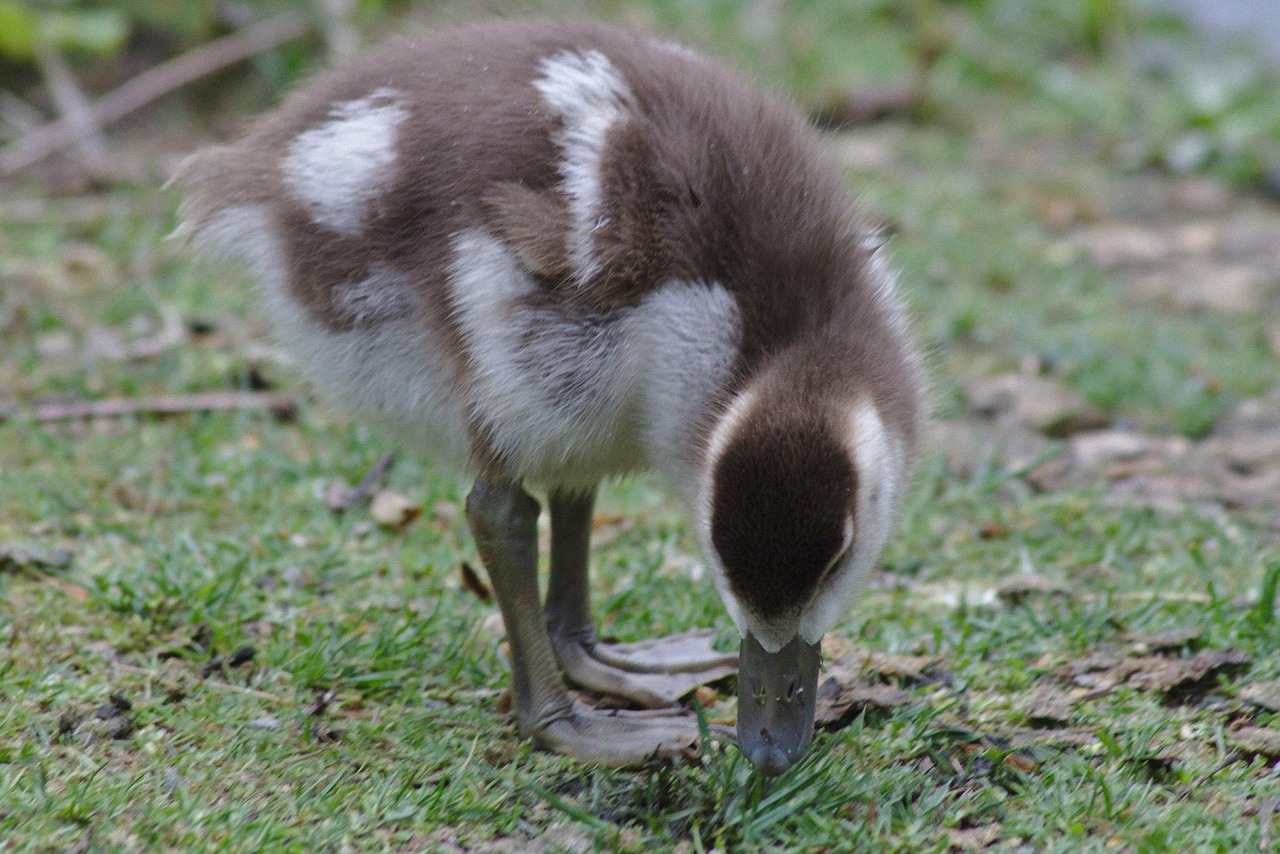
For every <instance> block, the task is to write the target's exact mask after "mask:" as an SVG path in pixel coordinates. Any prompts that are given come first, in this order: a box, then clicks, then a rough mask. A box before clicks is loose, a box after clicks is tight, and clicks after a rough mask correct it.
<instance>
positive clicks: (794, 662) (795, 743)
mask: <svg viewBox="0 0 1280 854" xmlns="http://www.w3.org/2000/svg"><path fill="white" fill-rule="evenodd" d="M821 660H822V655H821V652H820V645H819V644H816V643H806V642H805V641H804V639H803V638H801V637H800V636H799V635H797V636H796V637H795V638H793V639H792V640H791V642H790V643H789V644H787V645H786V646H784V647H782V649H780V650H778V651H777V652H767V651H766V650H765V648H764V647H762V646H761V645H760V641H758V640H756V639H755V636H754V635H752V634H751V633H750V632H747V634H746V635H745V636H744V637H743V639H742V647H741V649H740V651H739V653H738V745H739V746H740V747H741V748H742V752H743V753H744V754H746V756H747V759H749V760H750V761H751V764H752V765H754V766H755V767H756V768H757V769H758V770H759V771H760V773H762V774H767V775H768V776H770V777H776V776H778V775H779V774H781V773H782V772H783V771H786V770H787V769H788V768H790V767H791V766H792V765H793V764H795V762H796V760H797V759H799V758H800V757H801V756H803V755H804V751H805V748H806V747H808V746H809V740H810V739H811V738H812V737H813V710H814V704H815V702H816V700H817V695H818V664H819V663H820V662H821Z"/></svg>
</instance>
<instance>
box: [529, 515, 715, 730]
mask: <svg viewBox="0 0 1280 854" xmlns="http://www.w3.org/2000/svg"><path fill="white" fill-rule="evenodd" d="M594 503H595V493H594V491H588V492H585V493H581V492H579V493H568V492H553V493H552V494H551V495H550V496H549V501H548V504H549V507H550V510H551V582H550V586H549V587H548V589H547V598H546V607H545V610H544V613H545V614H546V619H547V630H548V632H549V634H550V635H551V644H552V647H553V648H554V649H555V652H556V658H557V659H558V660H559V662H560V666H561V668H562V669H563V671H564V673H565V676H567V677H568V679H569V681H570V682H573V683H574V684H576V685H579V686H581V687H583V688H587V689H589V690H592V691H599V692H601V693H603V694H610V695H613V696H615V697H621V698H623V699H627V700H631V701H632V702H634V703H637V704H639V705H641V706H644V707H646V708H661V707H663V706H671V705H673V704H674V703H675V701H676V700H677V699H678V698H679V697H681V696H682V695H684V694H687V693H689V692H690V691H692V690H693V689H694V688H696V687H697V686H698V685H701V684H703V683H705V682H711V681H714V680H716V679H720V678H723V677H725V676H728V675H730V674H731V673H734V672H735V671H737V669H738V656H737V655H736V654H735V653H727V652H720V651H719V650H717V649H715V648H714V647H712V646H711V638H712V636H713V635H714V632H712V631H711V630H710V629H700V630H694V631H690V632H685V633H683V634H678V635H671V636H669V637H664V638H656V639H653V640H646V641H638V642H636V643H605V642H603V641H600V640H599V639H598V638H597V637H596V629H595V621H594V619H593V618H592V616H591V596H590V578H589V576H590V551H591V511H592V507H593V506H594Z"/></svg>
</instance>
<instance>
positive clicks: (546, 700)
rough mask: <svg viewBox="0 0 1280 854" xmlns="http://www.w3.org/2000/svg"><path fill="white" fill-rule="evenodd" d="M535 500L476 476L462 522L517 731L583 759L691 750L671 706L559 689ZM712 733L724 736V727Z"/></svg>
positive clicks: (684, 721) (694, 741)
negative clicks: (497, 617)
mask: <svg viewBox="0 0 1280 854" xmlns="http://www.w3.org/2000/svg"><path fill="white" fill-rule="evenodd" d="M539 509H540V508H539V507H538V502H537V501H535V500H534V499H533V498H532V497H530V496H529V494H528V493H526V492H525V491H524V490H523V489H521V487H520V485H519V484H518V483H510V482H497V481H490V480H477V481H476V484H475V486H474V487H473V488H472V490H471V494H470V495H468V496H467V522H468V523H469V524H470V526H471V532H472V535H473V536H474V537H475V540H476V548H477V550H478V551H479V553H480V560H481V561H482V562H483V563H484V566H485V569H486V570H487V571H488V573H489V580H490V582H491V583H492V584H493V589H494V593H495V594H496V596H497V599H498V607H499V608H500V609H501V610H502V619H503V622H504V623H505V624H506V630H507V640H508V641H509V643H510V645H511V681H512V691H513V693H514V695H515V707H516V715H517V717H518V719H519V722H520V732H521V734H522V735H524V736H525V737H527V738H532V739H533V741H534V742H535V743H536V744H537V745H538V746H539V747H542V748H545V749H547V750H552V751H554V752H556V753H563V754H566V755H569V756H573V757H576V758H578V759H583V760H586V761H589V762H600V763H603V764H606V765H636V764H641V763H643V762H646V761H648V760H649V759H653V758H664V757H671V756H676V755H691V754H694V753H696V752H697V746H698V741H699V737H700V733H699V731H698V726H697V722H696V721H695V720H694V718H693V717H692V716H690V715H688V714H685V713H682V712H678V711H675V710H670V711H667V710H664V711H640V712H604V711H598V710H595V709H591V708H589V707H588V706H586V705H584V704H581V703H574V702H573V700H572V699H571V698H570V696H569V692H568V691H567V690H566V689H565V685H564V681H563V679H562V678H561V676H560V668H559V666H558V665H557V663H556V656H555V652H554V651H553V650H552V646H551V639H550V637H549V636H548V635H547V627H546V624H545V623H544V622H543V616H542V603H541V602H540V601H539V597H538V574H537V568H538V534H537V527H538V512H539ZM714 729H715V731H716V733H717V735H722V736H724V737H728V738H731V737H732V735H731V731H727V730H726V728H723V727H716V728H714Z"/></svg>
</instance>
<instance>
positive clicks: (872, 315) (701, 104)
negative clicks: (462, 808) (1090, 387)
mask: <svg viewBox="0 0 1280 854" xmlns="http://www.w3.org/2000/svg"><path fill="white" fill-rule="evenodd" d="M174 181H175V182H176V183H177V184H178V185H179V186H180V187H181V188H182V190H183V201H182V203H181V208H180V215H181V220H182V225H181V226H180V227H179V231H180V232H181V233H182V234H183V235H185V236H186V237H187V238H188V239H189V240H190V241H191V242H192V244H193V245H194V247H195V248H196V250H198V251H199V252H200V253H202V254H205V255H211V256H213V257H214V258H216V259H222V260H224V261H226V260H230V261H235V262H238V263H239V264H241V265H243V266H244V267H246V268H247V271H248V273H249V277H250V278H252V279H255V280H256V281H257V283H258V286H259V290H258V293H259V294H260V295H261V305H262V311H263V312H264V313H265V314H267V315H268V316H269V317H270V318H271V320H272V324H273V326H274V330H275V334H276V335H277V336H278V338H279V340H280V341H281V342H282V344H283V345H284V346H285V347H286V348H287V349H289V350H291V351H292V353H293V354H294V355H295V356H296V357H297V363H298V365H299V366H300V369H301V372H302V374H303V375H304V378H305V379H306V380H307V381H309V382H310V383H311V385H312V386H313V387H314V388H315V390H316V391H317V393H318V394H319V396H320V397H321V398H322V399H325V400H328V401H331V402H333V403H335V404H336V405H339V406H341V407H345V408H346V409H347V410H348V411H349V412H351V413H352V414H353V415H354V416H355V417H357V418H358V419H361V420H363V421H365V422H367V423H369V424H371V425H374V426H376V427H378V428H380V429H382V430H384V431H385V432H386V433H387V434H388V435H389V436H391V437H393V438H394V439H395V440H397V441H399V442H400V443H402V444H403V445H404V446H405V447H408V448H410V449H413V450H415V451H420V452H422V453H423V454H425V455H429V456H430V457H431V458H432V460H433V461H434V462H435V463H436V464H438V465H440V466H442V467H445V468H452V469H453V470H456V471H460V472H464V473H466V474H467V475H469V476H470V477H472V478H473V484H472V486H471V489H470V492H469V494H468V496H467V499H466V513H465V515H466V520H467V524H468V526H469V528H470V531H471V533H472V536H473V538H474V541H475V546H476V550H477V553H478V555H479V557H480V560H481V562H482V564H483V565H484V567H485V569H486V571H487V573H488V575H489V578H490V581H491V584H492V586H493V589H494V593H495V597H496V599H497V602H498V605H499V609H500V611H501V614H502V618H503V621H504V624H505V630H506V633H507V638H508V642H509V646H510V653H511V654H510V656H509V663H510V668H511V680H512V693H513V699H514V702H513V707H514V712H515V715H516V719H517V722H518V728H519V732H520V733H521V736H522V737H524V738H527V739H531V740H532V741H533V742H534V744H535V745H536V746H538V747H540V748H542V749H546V750H550V751H553V752H558V753H561V754H565V755H568V756H571V757H576V758H578V759H580V760H582V761H585V762H591V763H600V764H605V765H618V766H626V765H639V764H643V763H645V762H647V761H650V760H652V759H654V758H659V759H661V758H671V757H678V756H682V755H691V754H692V753H693V752H696V751H697V749H698V747H699V745H700V744H701V741H700V738H701V734H700V730H699V726H698V722H697V720H696V719H695V717H694V716H693V715H692V714H690V712H689V711H687V710H686V709H684V708H682V707H678V706H672V704H671V702H670V701H669V700H668V699H665V698H663V697H662V696H660V695H659V693H658V692H656V691H655V690H653V685H654V682H653V680H654V679H658V678H661V677H662V676H663V675H664V674H670V673H681V674H687V675H691V676H693V677H694V678H695V679H696V678H701V677H703V676H706V677H707V678H713V677H715V676H717V675H719V676H723V675H724V674H725V673H731V672H733V671H734V670H735V668H736V670H737V686H738V712H737V715H738V717H737V726H736V732H735V731H733V730H730V732H729V733H728V737H729V738H730V739H733V738H734V736H736V741H737V743H738V746H739V748H740V749H741V751H742V752H743V754H744V755H745V756H746V757H747V759H748V760H749V761H750V763H751V764H752V766H753V767H754V768H755V769H757V770H758V771H760V772H761V773H763V774H766V775H779V774H782V773H784V772H785V771H786V770H787V769H788V768H790V767H792V766H793V765H794V764H795V763H796V762H797V761H798V760H799V759H800V757H801V756H802V755H804V753H805V752H806V749H807V747H808V745H809V743H810V741H811V740H812V737H813V729H814V717H815V700H816V695H817V679H818V674H819V670H820V666H821V639H822V637H823V635H824V634H826V633H827V631H828V630H829V629H830V628H831V627H832V626H833V625H834V624H835V623H836V621H837V620H839V619H840V618H841V617H842V616H843V615H845V614H846V613H847V612H848V611H849V609H850V608H851V606H852V605H853V603H854V601H855V600H856V598H857V592H858V589H859V586H860V584H861V583H862V582H863V580H864V579H865V577H866V576H867V574H868V572H869V571H870V569H871V568H872V566H873V565H874V564H875V563H876V562H877V560H878V559H879V555H880V553H881V551H882V549H883V547H884V545H885V543H886V541H887V539H888V537H889V536H890V534H891V532H892V528H893V526H894V519H895V516H896V515H897V512H898V507H899V505H900V504H901V499H902V494H903V492H904V489H905V487H906V484H907V481H908V478H909V476H910V471H911V468H912V465H913V461H914V459H915V457H916V456H917V453H918V447H919V444H920V434H921V431H922V429H923V427H922V425H923V423H924V419H925V405H924V397H925V378H924V369H923V367H922V360H921V357H920V353H919V350H918V349H917V347H916V345H915V344H914V343H913V340H912V335H911V331H910V322H909V317H908V314H907V311H906V308H905V304H904V302H903V300H902V299H901V298H900V297H899V296H898V294H897V291H896V284H895V280H896V276H895V274H894V272H893V270H892V266H891V264H890V263H889V260H888V259H887V258H886V257H885V253H884V250H883V249H882V243H883V241H882V240H881V239H880V238H879V237H878V233H877V230H876V229H875V228H873V227H872V226H871V225H869V224H868V222H867V219H866V216H865V214H864V213H862V212H861V211H860V208H859V204H858V201H857V199H856V197H855V196H854V195H853V194H852V191H851V190H850V188H849V187H848V185H847V179H846V177H845V176H844V175H843V173H842V172H841V170H840V169H839V167H838V166H837V165H835V164H834V163H832V162H830V160H829V159H828V157H827V155H826V153H825V150H824V148H823V146H822V143H821V139H820V137H819V136H818V132H817V131H816V130H815V129H814V128H813V127H812V126H811V125H810V124H809V122H808V121H807V119H806V117H805V116H804V114H803V112H802V111H801V110H800V109H799V108H798V107H797V106H795V105H794V104H793V103H791V102H790V101H788V100H786V99H784V98H782V97H779V96H776V95H773V94H771V93H768V92H766V91H764V90H763V89H762V88H761V87H759V86H757V85H755V84H753V83H751V82H748V81H746V80H744V79H743V77H741V76H740V75H739V74H738V73H735V72H733V71H730V70H729V69H727V68H726V67H725V66H724V65H722V64H721V63H720V62H719V61H717V60H715V59H712V58H710V57H708V56H706V55H704V54H702V53H700V52H698V51H696V50H694V49H691V48H689V47H686V46H684V45H682V44H680V43H678V42H676V41H672V40H669V39H666V38H663V37H660V36H655V35H650V34H644V33H639V32H635V31H631V30H627V29H623V28H619V27H616V26H613V25H609V24H605V23H602V22H596V21H591V20H563V19H562V20H556V19H506V20H500V21H480V22H472V23H468V24H463V25H460V26H456V27H453V28H451V29H444V30H439V31H435V32H430V33H426V34H422V35H411V36H402V37H400V38H396V39H392V40H390V41H388V42H385V43H383V44H382V45H380V46H377V47H375V48H373V49H371V50H370V51H369V52H367V53H365V54H362V55H360V56H357V57H356V58H354V59H352V60H350V61H349V62H348V63H347V64H344V65H340V66H338V67H336V68H334V69H332V70H329V71H326V72H322V73H321V74H319V75H318V76H317V77H316V78H314V79H313V80H311V81H309V82H308V83H307V84H306V85H303V86H301V87H300V88H299V89H298V90H297V91H296V92H294V93H292V94H291V95H289V96H288V97H286V98H285V99H284V100H283V102H282V103H281V104H280V105H279V106H278V107H277V108H275V110H274V111H273V112H270V113H268V114H267V115H266V116H265V117H263V118H260V119H259V120H257V121H256V122H255V123H254V124H252V125H251V127H250V128H249V129H248V130H247V131H246V132H245V134H244V135H243V136H242V137H241V138H240V139H238V140H237V141H234V142H231V143H229V144H224V145H220V146H213V147H211V148H208V149H206V150H204V151H201V152H197V153H196V154H194V155H192V156H191V157H189V158H188V159H187V160H186V161H185V162H184V163H183V164H182V165H181V167H180V168H179V169H178V170H177V173H176V175H175V178H174ZM650 469H652V470H656V471H657V472H659V473H660V474H661V475H663V476H665V479H666V481H667V482H668V483H669V484H670V487H671V489H672V491H673V492H674V493H675V494H676V495H677V496H678V497H680V498H681V499H683V502H684V504H685V506H686V507H687V508H688V514H689V519H690V524H691V527H692V529H693V530H694V531H695V532H696V534H697V539H698V542H699V545H700V547H701V550H702V552H703V554H704V557H705V561H706V566H707V569H708V572H709V574H710V575H711V577H712V578H713V579H714V586H715V589H716V591H717V593H718V594H719V597H720V599H721V601H722V603H723V605H724V607H725V609H726V610H727V612H728V615H729V617H730V618H731V620H732V622H733V624H734V625H735V627H736V628H737V630H738V633H739V635H740V639H741V640H740V644H739V648H738V651H737V652H736V653H732V652H730V653H725V652H721V651H719V650H717V649H715V648H714V647H713V646H712V644H711V643H710V641H709V634H710V632H709V630H698V631H691V632H686V633H684V634H678V635H674V636H671V637H669V638H659V639H654V640H649V641H641V642H638V643H634V644H631V645H625V644H611V643H606V642H604V641H603V640H601V639H600V638H599V636H598V635H597V633H596V629H595V623H594V619H593V616H592V611H591V605H590V594H589V574H590V572H589V568H590V567H589V564H590V561H589V558H590V543H589V541H590V530H591V518H592V512H593V507H594V500H595V496H596V493H597V490H598V488H599V486H600V484H602V483H607V482H609V481H611V480H614V479H617V478H621V477H626V476H628V475H630V474H632V473H634V472H638V471H642V470H650ZM535 495H536V496H541V497H542V499H543V501H545V503H546V506H547V509H548V515H549V526H550V536H551V548H550V560H549V563H550V568H549V581H548V584H547V591H546V594H545V597H544V596H543V595H542V594H541V593H540V590H539V581H538V550H537V526H538V521H539V517H540V514H541V511H542V503H543V502H542V501H539V499H538V498H537V497H535ZM567 685H574V686H578V687H582V688H586V689H589V690H594V691H597V692H600V693H602V694H605V695H608V696H610V697H614V698H619V699H621V700H624V701H627V703H628V704H630V705H632V706H639V707H640V708H639V709H635V708H632V709H597V708H594V707H590V706H588V705H586V704H584V703H582V702H580V701H576V700H575V699H574V698H573V695H572V694H571V693H570V692H569V690H568V688H567Z"/></svg>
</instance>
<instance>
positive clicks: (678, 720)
mask: <svg viewBox="0 0 1280 854" xmlns="http://www.w3.org/2000/svg"><path fill="white" fill-rule="evenodd" d="M709 730H710V734H711V736H712V737H714V738H718V739H721V740H723V741H733V740H734V732H733V729H732V728H731V727H726V726H721V725H719V724H712V725H710V727H709ZM531 735H532V736H533V740H534V742H535V743H537V745H538V746H539V747H542V748H543V749H545V750H551V751H554V752H556V753H562V754H564V755H566V756H572V757H574V758H576V759H581V760H583V761H587V762H597V763H600V764H601V765H613V766H625V765H642V764H644V763H645V762H648V761H650V760H653V759H670V758H675V757H684V758H692V757H694V756H697V755H698V749H699V746H700V744H701V740H702V733H701V732H700V730H699V729H698V722H697V720H696V719H695V718H693V717H692V716H691V715H689V714H688V713H682V712H677V711H674V710H671V711H668V710H656V711H655V710H648V711H639V712H629V711H614V710H608V711H606V710H601V709H593V708H590V707H589V706H586V705H584V704H582V703H574V704H573V705H572V707H570V708H568V709H566V710H564V711H562V712H560V713H559V714H555V715H552V716H549V717H548V718H547V719H546V720H544V721H541V722H539V723H538V724H537V725H536V726H535V727H534V729H533V732H532V733H531Z"/></svg>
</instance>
